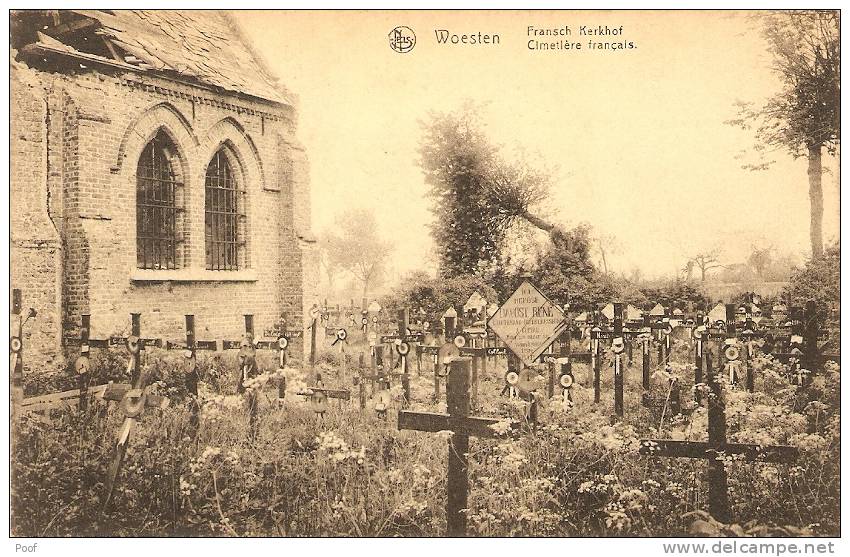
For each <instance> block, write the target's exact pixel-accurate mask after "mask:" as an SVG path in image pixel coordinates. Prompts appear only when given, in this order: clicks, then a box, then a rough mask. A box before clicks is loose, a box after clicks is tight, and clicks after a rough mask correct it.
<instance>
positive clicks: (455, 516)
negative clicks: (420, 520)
mask: <svg viewBox="0 0 850 557" xmlns="http://www.w3.org/2000/svg"><path fill="white" fill-rule="evenodd" d="M471 362H472V358H469V357H464V356H455V357H451V358H450V359H449V361H448V362H447V363H448V365H449V374H448V384H447V388H446V409H447V411H448V413H446V414H437V413H431V412H410V411H407V410H401V411H399V413H398V429H399V430H402V429H412V430H416V431H428V432H431V433H435V432H438V431H451V432H453V435H452V436H451V438H450V439H449V447H448V448H449V462H448V472H447V477H446V521H447V529H446V535H447V536H449V537H462V536H465V535H466V509H467V505H468V501H469V461H468V453H469V438H470V437H471V436H472V437H488V438H495V437H498V436H499V434H498V433H497V432H496V430H495V429H493V428H492V427H491V426H493V425H495V424H497V423H499V422H501V420H499V419H496V418H479V417H474V416H470V415H469V375H470V370H471ZM510 429H511V430H514V429H516V424H515V423H514V422H511V426H510Z"/></svg>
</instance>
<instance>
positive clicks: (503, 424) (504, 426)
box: [490, 418, 511, 435]
mask: <svg viewBox="0 0 850 557" xmlns="http://www.w3.org/2000/svg"><path fill="white" fill-rule="evenodd" d="M490 429H492V430H493V431H495V432H496V435H505V434H506V433H507V432H508V431H510V429H511V421H510V420H509V419H507V418H506V419H504V420H499V421H498V422H496V423H494V424H492V425H491V426H490Z"/></svg>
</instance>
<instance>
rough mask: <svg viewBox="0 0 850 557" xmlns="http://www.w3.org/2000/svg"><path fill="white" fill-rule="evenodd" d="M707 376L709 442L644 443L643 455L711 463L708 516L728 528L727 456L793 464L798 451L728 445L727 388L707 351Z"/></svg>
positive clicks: (656, 441) (750, 444) (763, 446)
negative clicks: (725, 394)
mask: <svg viewBox="0 0 850 557" xmlns="http://www.w3.org/2000/svg"><path fill="white" fill-rule="evenodd" d="M704 358H705V372H706V376H707V377H708V385H709V388H710V393H709V395H708V397H707V405H708V442H706V441H678V440H673V439H642V440H641V442H640V453H641V454H646V455H650V456H656V457H658V456H661V457H672V458H702V459H706V460H708V512H709V514H711V516H713V517H714V518H715V519H716V520H718V521H720V522H723V523H726V524H728V523H729V522H731V520H732V513H731V509H730V506H729V485H728V477H727V475H726V467H725V464H724V461H725V458H726V457H727V456H732V455H737V456H739V457H740V458H742V459H744V460H748V461H758V462H793V461H794V460H796V458H797V454H798V451H797V447H791V446H788V445H756V444H752V443H727V442H726V403H725V400H724V398H723V388H722V386H721V384H720V382H719V381H718V377H717V375H716V374H715V373H714V372H713V370H712V367H711V353H710V352H709V351H708V350H705V351H704Z"/></svg>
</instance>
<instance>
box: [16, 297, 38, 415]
mask: <svg viewBox="0 0 850 557" xmlns="http://www.w3.org/2000/svg"><path fill="white" fill-rule="evenodd" d="M22 306H23V298H22V294H21V290H20V289H19V288H14V289H12V306H11V308H10V309H11V310H12V311H11V315H10V323H9V333H10V334H9V375H10V378H9V379H10V382H11V387H10V389H11V393H12V413H13V416H12V419H13V421H14V420H16V418H17V417H18V414H19V413H20V410H21V404H22V403H23V401H24V360H23V351H24V343H23V338H24V334H23V333H24V325H25V324H26V322H27V321H29V320H30V318H33V317H35V316H36V315H37V312H36V311H35V309H33V308H30V309H29V311H28V312H27V316H26V317H22V316H21V310H22Z"/></svg>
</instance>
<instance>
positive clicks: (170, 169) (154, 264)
mask: <svg viewBox="0 0 850 557" xmlns="http://www.w3.org/2000/svg"><path fill="white" fill-rule="evenodd" d="M176 153H177V149H176V148H175V146H174V143H173V142H172V141H171V138H169V137H168V134H166V133H165V132H164V131H163V130H160V131H159V132H158V133H157V134H156V135H155V136H154V138H153V139H151V140H150V142H148V144H147V145H145V148H144V149H143V150H142V155H141V156H140V157H139V165H138V167H137V168H136V264H137V266H138V267H139V268H140V269H176V268H177V267H178V260H177V243H178V236H177V213H178V206H177V199H178V191H177V190H178V188H180V187H182V185H183V184H182V183H181V182H180V180H179V177H178V176H177V174H175V172H174V166H173V165H172V161H173V160H174V159H175V155H176Z"/></svg>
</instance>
